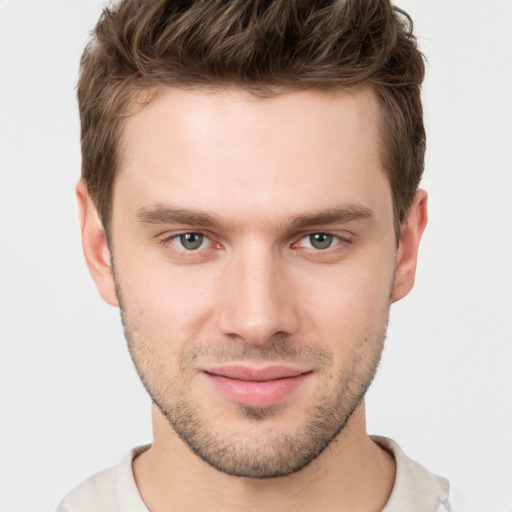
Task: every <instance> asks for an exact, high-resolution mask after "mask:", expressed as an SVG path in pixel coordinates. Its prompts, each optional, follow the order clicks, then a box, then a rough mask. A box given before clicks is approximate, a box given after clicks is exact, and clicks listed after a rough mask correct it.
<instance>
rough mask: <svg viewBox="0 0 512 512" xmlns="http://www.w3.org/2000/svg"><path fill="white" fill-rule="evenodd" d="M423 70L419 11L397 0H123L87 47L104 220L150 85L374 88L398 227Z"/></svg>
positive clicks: (409, 177) (89, 143)
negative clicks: (140, 100) (129, 127)
mask: <svg viewBox="0 0 512 512" xmlns="http://www.w3.org/2000/svg"><path fill="white" fill-rule="evenodd" d="M423 76H424V63H423V56H422V54H421V53H420V51H419V50H418V48H417V44H416V39H415V37H414V36H413V34H412V22H411V19H410V17H409V16H408V15H407V14H406V13H405V12H403V11H402V10H400V9H398V8H396V7H393V6H391V4H390V2H389V0H253V1H248V0H123V1H121V2H120V3H119V4H116V5H115V6H113V7H110V8H105V9H104V11H103V13H102V15H101V17H100V19H99V21H98V23H97V25H96V27H95V29H94V32H93V37H92V40H91V42H90V43H89V44H88V45H87V47H86V49H85V51H84V53H83V55H82V60H81V67H80V78H79V82H78V101H79V108H80V120H81V141H82V177H83V178H84V179H85V181H86V183H87V186H88V190H89V193H90V194H91V196H92V198H93V199H94V201H95V203H96V206H97V208H98V212H99V214H100V217H101V219H102V222H103V225H104V226H105V227H106V228H107V227H108V224H109V219H110V214H111V208H112V205H111V202H112V190H113V184H114V179H115V175H116V170H117V167H118V166H119V160H120V155H119V153H120V141H121V135H122V126H123V119H124V118H125V117H126V115H128V114H129V112H130V108H131V104H132V102H133V101H134V99H136V98H137V96H138V95H139V93H140V92H141V91H144V90H147V89H151V88H154V87H159V86H170V87H204V86H206V87H219V86H223V85H231V86H232V85H234V86H238V87H242V88H246V89H248V90H250V91H259V92H260V93H261V92H262V91H263V92H264V91H267V93H268V92H270V91H277V90H283V89H284V90H287V89H288V90H297V89H310V88H312V89H328V90H331V89H337V88H350V87H355V86H358V85H362V84H366V85H369V86H370V87H372V88H373V90H374V91H375V92H376V94H377V97H378V99H379V102H380V105H381V126H380V130H381V134H382V147H383V151H382V155H383V164H384V167H385V169H386V171H387V173H388V176H389V180H390V184H391V189H392V194H393V205H394V220H395V230H396V232H397V235H398V234H399V233H400V229H401V224H402V221H403V220H404V218H405V216H406V214H407V209H408V208H409V206H410V204H411V202H412V199H413V197H414V195H415V193H416V190H417V187H418V185H419V182H420V179H421V175H422V173H423V167H424V153H425V130H424V127H423V113H422V106H421V99H420V87H421V83H422V81H423Z"/></svg>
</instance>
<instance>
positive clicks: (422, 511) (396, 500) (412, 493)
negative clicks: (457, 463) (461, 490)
mask: <svg viewBox="0 0 512 512" xmlns="http://www.w3.org/2000/svg"><path fill="white" fill-rule="evenodd" d="M371 437H372V440H373V441H374V442H376V443H377V444H378V445H379V446H381V447H382V448H383V449H384V450H386V451H388V452H389V453H390V454H391V455H393V457H394V458H395V461H396V476H395V483H394V486H393V490H392V491H391V495H390V497H389V500H388V502H387V504H386V506H385V507H384V510H383V511H382V512H402V511H404V512H405V511H410V510H414V511H416V512H450V511H451V507H450V503H449V489H450V484H449V483H448V480H446V478H443V477H441V476H439V475H435V474H434V473H431V472H430V471H428V470H427V469H426V468H424V467H423V466H422V465H421V464H419V463H418V462H416V461H414V460H412V459H410V458H409V457H407V455H405V453H404V452H403V451H402V449H401V448H400V447H399V446H398V444H397V443H395V442H394V441H393V440H391V439H388V438H386V437H380V436H371Z"/></svg>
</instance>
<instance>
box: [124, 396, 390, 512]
mask: <svg viewBox="0 0 512 512" xmlns="http://www.w3.org/2000/svg"><path fill="white" fill-rule="evenodd" d="M153 427H154V443H153V445H152V447H151V448H150V449H149V450H148V451H146V452H144V453H143V454H142V455H140V456H139V457H137V458H136V459H135V461H134V463H133V470H134V475H135V481H136V483H137V487H138V488H139V491H140V493H141V496H142V499H143V500H144V502H145V503H146V505H147V506H148V508H149V509H150V510H151V511H153V512H167V511H171V510H172V511H182V510H183V511H185V510H187V511H188V510H194V511H198V512H200V511H203V510H204V511H206V510H208V511H216V510H219V511H220V510H231V511H235V512H238V511H244V512H251V511H253V510H255V511H256V510H258V511H260V510H262V509H263V510H272V511H273V512H274V511H275V512H280V511H289V510H297V511H301V510H333V508H334V507H336V510H339V511H340V512H343V511H349V510H358V511H374V510H382V508H383V507H384V505H385V504H386V502H387V499H388V497H389V495H390V493H391V489H392V487H393V482H394V478H395V462H394V460H393V458H392V457H391V456H390V455H389V454H388V453H387V452H385V451H384V450H382V449H381V448H380V447H379V446H378V445H376V444H375V443H374V442H373V441H372V440H371V439H370V438H369V437H368V435H367V433H366V423H365V411H364V403H362V404H361V405H360V406H359V407H358V408H357V409H356V411H355V412H354V414H353V415H352V417H351V418H350V420H349V422H348V423H347V425H346V426H345V428H344V430H343V432H342V433H341V434H340V435H338V437H337V438H336V439H335V440H334V441H332V442H331V443H330V445H329V446H328V447H327V448H326V449H325V450H324V451H323V452H322V453H321V454H320V455H319V456H318V457H317V458H316V459H315V460H313V461H312V462H311V463H310V464H309V465H308V466H306V467H305V468H303V469H302V470H300V471H298V472H297V473H294V474H292V475H289V476H286V477H280V478H269V479H250V478H241V477H234V476H230V475H227V474H225V473H222V472H220V471H218V470H216V469H214V468H212V467H210V466H209V465H208V464H206V463H205V462H203V461H202V460H201V459H199V457H197V456H196V455H195V454H193V453H192V452H191V451H190V449H189V448H188V447H187V446H186V445H185V444H184V443H183V442H182V441H181V440H180V439H179V438H178V437H177V436H176V434H175V433H174V431H173V430H172V428H171V427H170V426H169V424H168V423H167V420H166V419H165V418H164V417H163V415H162V414H161V413H160V411H159V410H158V409H157V408H156V407H154V406H153Z"/></svg>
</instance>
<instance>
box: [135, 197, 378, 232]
mask: <svg viewBox="0 0 512 512" xmlns="http://www.w3.org/2000/svg"><path fill="white" fill-rule="evenodd" d="M136 217H137V219H138V220H139V221H140V222H142V223H144V224H184V225H187V226H194V227H202V228H217V229H219V228H220V229H222V230H226V231H233V232H234V231H239V230H240V225H239V224H238V223H226V222H225V221H223V220H221V219H220V218H218V217H216V216H215V215H211V214H209V213H206V212H203V211H201V210H196V209H185V208H173V207H172V206H167V205H160V204H156V205H151V206H143V207H142V208H139V209H138V210H137V213H136ZM374 219H375V214H374V212H373V211H372V210H370V209H369V208H368V207H366V206H363V205H361V204H357V203H351V204H348V205H344V206H340V207H335V208H328V209H326V210H323V211H320V212H314V213H304V214H300V215H298V216H296V217H293V218H292V219H291V221H288V222H282V223H281V224H282V225H285V226H286V227H287V228H288V229H292V230H295V229H302V228H307V227H312V226H322V225H324V226H325V225H330V224H344V223H347V222H354V221H368V220H369V221H371V220H374Z"/></svg>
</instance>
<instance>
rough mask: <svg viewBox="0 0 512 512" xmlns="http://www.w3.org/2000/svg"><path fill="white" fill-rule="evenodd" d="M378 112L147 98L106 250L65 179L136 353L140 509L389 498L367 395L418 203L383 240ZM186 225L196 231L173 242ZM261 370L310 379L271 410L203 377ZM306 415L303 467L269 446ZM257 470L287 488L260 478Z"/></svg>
mask: <svg viewBox="0 0 512 512" xmlns="http://www.w3.org/2000/svg"><path fill="white" fill-rule="evenodd" d="M378 118H379V106H378V103H377V100H376V98H375V96H374V94H373V92H372V91H370V90H368V89H360V90H357V91H352V92H350V93H349V92H335V93H325V92H318V91H302V92H286V93H283V94H280V95H277V96H275V97H272V98H265V99H261V98H256V97H254V96H251V95H250V94H249V93H247V92H244V91H241V90H237V89H224V90H217V91H215V92H213V91H206V90H196V91H190V90H189V91H183V90H177V89H164V90H163V91H160V92H159V94H158V95H157V96H156V97H155V98H154V99H153V100H152V101H151V102H150V103H149V105H147V106H145V107H143V108H141V109H139V110H138V111H136V112H134V113H133V115H132V116H131V117H129V118H128V120H127V122H126V125H125V129H124V133H123V137H124V141H123V142H124V146H123V147H124V153H123V155H122V156H123V159H122V164H121V168H120V169H119V172H118V175H117V178H116V183H115V186H114V194H113V210H112V225H111V231H110V233H111V249H112V254H111V253H110V252H109V248H108V246H107V242H106V238H105V233H104V230H103V227H102V226H101V223H100V222H99V220H98V215H97V212H96V210H95V206H94V202H93V201H92V199H91V198H90V196H89V195H88V193H87V188H86V184H85V183H83V182H80V183H79V184H78V187H77V195H78V199H79V206H80V216H81V228H82V237H83V246H84V253H85V257H86V260H87V264H88V266H89V269H90V271H91V274H92V276H93V278H94V280H95V282H96V285H97V287H98V290H99V292H100V294H101V295H102V297H103V298H104V299H105V300H106V301H107V302H108V303H110V304H112V305H114V306H119V305H121V307H122V314H123V323H124V326H125V332H126V335H127V339H128V342H129V346H130V351H131V354H132V357H133V359H134V362H135V364H136V367H137V369H138V371H139V374H140V375H141V378H142V380H143V382H144V384H145V385H146V387H147V389H148V391H149V392H150V394H151V395H152V397H153V400H154V402H156V403H157V404H158V406H156V405H154V406H153V412H152V414H153V426H154V443H153V445H152V447H151V448H150V449H149V450H148V451H147V452H145V453H143V454H142V455H141V456H139V457H138V458H137V459H136V460H135V461H134V464H133V468H134V475H135V478H136V482H137V485H138V487H139V490H140V492H141V496H142V498H143V499H144V501H145V503H146V505H147V506H148V508H150V510H152V511H156V512H163V511H166V510H173V511H174V510H244V511H248V510H262V508H263V509H264V510H275V511H279V510H340V511H349V510H358V511H366V510H367V511H371V510H381V509H382V507H383V506H384V505H385V503H386V501H387V499H388V497H389V494H390V492H391V489H392V486H393V482H394V472H395V467H394V461H393V459H392V457H390V456H389V454H387V453H386V452H384V451H383V450H382V449H381V448H380V447H378V446H377V445H376V444H375V443H373V442H372V441H371V440H370V438H369V437H368V435H367V434H366V426H365V413H364V401H363V400H362V395H363V394H364V391H365V389H366V387H367V386H368V385H369V382H370V381H371V378H372V376H373V372H374V370H375V368H376V366H377V364H378V360H379V357H380V353H381V351H382V346H383V342H384V337H385V331H386V325H387V319H388V314H389V307H390V304H391V303H392V302H393V301H397V300H399V299H401V298H402V297H404V296H405V295H406V294H407V293H408V292H409V291H410V290H411V288H412V286H413V284H414V274H415V269H416V261H417V253H418V245H419V242H420V238H421V235H422V233H423V230H424V228H425V225H426V221H427V206H426V203H427V200H426V193H425V192H424V191H421V190H420V191H418V193H417V194H416V197H415V199H414V201H413V204H412V205H411V207H410V209H409V213H408V217H407V219H406V221H405V222H404V224H403V229H402V233H401V236H400V240H399V244H398V248H397V243H396V242H397V240H396V237H395V233H394V230H393V209H392V200H391V190H390V186H389V183H388V180H387V177H386V174H385V171H384V169H383V168H382V165H381V158H380V155H381V147H380V138H379V133H378V128H377V126H378ZM176 212H178V214H177V213H176ZM184 212H185V213H187V216H184V215H183V213H184ZM326 212H327V213H328V214H329V215H326ZM333 212H334V213H335V214H336V215H333ZM191 213H192V214H193V215H191ZM198 213H200V215H198ZM184 233H199V234H201V235H204V236H205V238H204V240H203V243H202V244H201V245H200V247H199V248H198V249H196V250H187V249H186V248H184V247H183V245H182V243H183V239H182V238H180V235H182V234H184ZM315 233H316V234H318V233H326V234H329V235H332V243H331V245H330V246H329V247H327V248H325V249H318V248H316V247H314V246H313V245H312V238H311V236H312V235H313V234H315ZM329 240H331V239H329ZM114 276H115V278H114ZM120 303H121V304H120ZM276 361H277V362H279V363H283V364H286V365H289V366H290V365H291V366H294V367H300V368H301V369H302V370H304V371H307V372H308V373H307V378H306V379H305V380H304V382H301V384H300V385H298V387H297V389H295V390H294V391H293V392H291V393H289V394H287V395H286V396H285V397H284V398H282V399H280V400H278V401H277V402H276V403H273V404H272V405H270V406H263V407H244V406H242V405H241V404H240V403H236V402H234V401H233V400H231V399H229V398H227V397H226V396H225V395H224V394H222V393H220V392H219V391H218V389H217V388H216V387H215V386H213V385H212V383H211V381H210V380H209V378H208V377H207V375H206V374H205V368H210V367H211V366H215V365H219V364H228V365H230V364H238V363H241V364H244V365H249V366H250V367H251V368H256V369H258V368H261V367H262V366H268V365H273V364H276ZM340 397H341V398H340ZM338 399H339V400H338ZM337 400H338V401H337ZM320 404H321V405H322V406H324V408H327V413H325V414H324V416H323V417H322V421H321V424H322V425H327V427H326V428H327V429H328V430H329V433H330V437H329V436H328V435H327V434H325V433H322V435H324V434H325V435H324V437H325V439H324V446H322V447H321V448H322V449H321V450H319V451H320V454H315V456H311V457H310V459H312V460H311V461H310V462H309V461H308V462H309V463H308V464H306V465H305V466H304V467H302V466H300V464H298V462H297V461H293V460H292V459H293V457H292V456H291V455H290V454H289V451H290V450H289V446H287V445H284V446H285V448H283V449H282V450H281V451H280V448H279V447H280V446H283V443H281V440H283V439H289V440H291V441H292V444H291V445H290V446H295V445H296V444H297V441H298V440H299V439H302V438H304V434H307V433H308V432H311V431H312V429H311V424H310V423H308V421H309V420H310V419H311V417H313V416H314V414H316V413H318V411H319V406H320ZM253 405H254V404H253ZM176 411H182V414H181V416H183V417H181V418H180V414H179V412H176ZM190 417H192V418H193V419H194V424H193V427H190V425H188V427H187V425H186V424H185V420H186V419H187V418H188V419H190ZM173 422H174V427H175V428H172V427H171V424H173ZM331 423H332V424H331ZM341 427H343V428H342V430H341V433H339V434H338V430H339V429H340V428H341ZM180 428H181V429H182V431H181V432H180ZM187 428H188V433H187ZM177 432H178V433H177ZM196 432H200V434H201V436H203V437H204V436H207V437H206V441H205V440H204V439H203V447H202V449H203V450H204V451H205V452H207V451H208V450H209V452H210V453H207V456H208V457H210V460H209V463H206V462H205V461H204V460H202V459H201V458H200V457H198V456H197V455H196V454H195V453H193V451H192V450H191V449H190V446H189V445H192V448H193V449H194V443H195V446H196V448H197V446H199V445H201V439H195V440H192V441H191V440H190V439H188V440H186V442H184V441H183V440H182V438H184V437H186V435H189V436H192V435H193V434H194V433H196ZM179 434H180V435H181V437H180V435H179ZM208 436H209V437H208ZM196 437H197V436H196ZM306 437H307V436H306ZM310 437H311V438H312V439H309V441H311V442H313V441H316V440H317V438H318V437H319V434H318V433H315V435H311V436H310ZM320 437H321V436H320ZM332 437H334V438H333V440H332V441H331V438H332ZM187 443H188V444H187ZM234 445H236V450H231V451H229V450H228V451H227V452H226V449H227V448H229V447H232V446H234ZM219 446H220V447H221V448H222V449H223V450H224V451H223V452H222V454H224V455H222V454H221V452H220V451H219V450H217V448H216V447H219ZM308 449H309V450H310V451H311V443H310V444H309V445H307V443H305V444H304V446H303V447H302V448H301V450H303V451H304V452H306V451H307V450H308ZM216 450H217V452H216ZM196 451H197V449H196ZM317 451H318V450H317ZM226 453H227V455H226ZM200 455H201V456H203V458H204V455H205V453H202V454H200ZM310 455H311V454H310ZM247 460H256V461H259V462H258V464H259V465H257V464H256V465H253V466H250V467H248V466H247V464H246V461H247ZM268 461H271V462H268ZM267 463H268V464H267ZM244 464H245V465H244ZM265 464H266V466H265ZM212 465H213V466H215V467H212ZM267 466H268V467H272V468H273V469H274V470H275V469H276V468H278V469H279V471H280V472H281V474H285V475H287V476H281V477H278V478H265V479H261V478H257V477H258V476H260V477H261V476H265V475H264V474H263V472H264V470H263V469H262V468H266V470H268V467H267ZM240 468H242V469H240ZM235 469H236V471H241V473H240V474H245V475H246V476H244V477H240V476H233V473H236V471H235ZM244 472H245V473H244ZM230 473H231V474H230ZM267 476H272V475H267Z"/></svg>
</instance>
